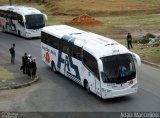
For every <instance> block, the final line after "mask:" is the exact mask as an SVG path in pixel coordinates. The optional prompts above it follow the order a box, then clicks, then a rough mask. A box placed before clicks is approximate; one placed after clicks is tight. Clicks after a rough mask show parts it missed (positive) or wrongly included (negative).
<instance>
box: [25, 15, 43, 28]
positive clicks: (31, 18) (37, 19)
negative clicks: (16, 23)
mask: <svg viewBox="0 0 160 118" xmlns="http://www.w3.org/2000/svg"><path fill="white" fill-rule="evenodd" d="M25 18H26V28H27V29H40V28H42V27H44V26H45V19H44V16H43V15H42V14H32V15H26V16H25Z"/></svg>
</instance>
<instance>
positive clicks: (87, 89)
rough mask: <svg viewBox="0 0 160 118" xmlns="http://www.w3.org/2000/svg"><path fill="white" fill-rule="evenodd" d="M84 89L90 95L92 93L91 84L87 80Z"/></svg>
mask: <svg viewBox="0 0 160 118" xmlns="http://www.w3.org/2000/svg"><path fill="white" fill-rule="evenodd" d="M84 88H85V90H86V91H87V92H88V93H90V92H91V91H90V87H89V83H88V81H87V80H84Z"/></svg>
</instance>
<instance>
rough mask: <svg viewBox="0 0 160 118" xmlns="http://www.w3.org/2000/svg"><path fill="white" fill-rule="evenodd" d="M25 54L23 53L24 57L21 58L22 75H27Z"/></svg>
mask: <svg viewBox="0 0 160 118" xmlns="http://www.w3.org/2000/svg"><path fill="white" fill-rule="evenodd" d="M27 59H28V57H27V53H24V56H23V57H22V69H23V74H27Z"/></svg>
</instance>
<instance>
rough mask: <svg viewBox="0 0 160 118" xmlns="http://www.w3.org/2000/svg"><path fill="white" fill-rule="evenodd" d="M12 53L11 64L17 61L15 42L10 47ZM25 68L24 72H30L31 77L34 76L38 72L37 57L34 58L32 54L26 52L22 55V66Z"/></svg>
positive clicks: (22, 68)
mask: <svg viewBox="0 0 160 118" xmlns="http://www.w3.org/2000/svg"><path fill="white" fill-rule="evenodd" d="M9 51H10V54H11V64H14V63H15V44H13V45H12V47H11V48H10V49H9ZM20 69H21V70H23V74H28V76H29V77H31V78H34V77H35V76H36V72H37V65H36V58H32V56H31V55H30V54H28V55H27V53H24V56H22V66H21V68H20Z"/></svg>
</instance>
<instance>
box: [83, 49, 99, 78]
mask: <svg viewBox="0 0 160 118" xmlns="http://www.w3.org/2000/svg"><path fill="white" fill-rule="evenodd" d="M83 63H84V64H85V65H86V66H87V67H88V68H89V69H90V70H91V71H92V72H93V73H94V75H95V76H96V77H97V78H98V79H99V70H98V64H97V60H96V59H95V58H94V57H93V56H92V55H91V54H89V53H88V52H86V51H83Z"/></svg>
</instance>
